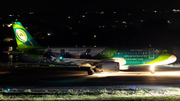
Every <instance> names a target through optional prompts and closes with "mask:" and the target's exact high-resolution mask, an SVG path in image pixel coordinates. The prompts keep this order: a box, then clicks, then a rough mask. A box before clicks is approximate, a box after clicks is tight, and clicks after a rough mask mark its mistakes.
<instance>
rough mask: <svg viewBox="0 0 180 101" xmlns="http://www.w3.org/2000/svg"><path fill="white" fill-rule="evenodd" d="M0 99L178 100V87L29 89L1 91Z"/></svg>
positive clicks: (179, 96) (179, 97) (179, 90)
mask: <svg viewBox="0 0 180 101" xmlns="http://www.w3.org/2000/svg"><path fill="white" fill-rule="evenodd" d="M0 100H135V101H136V100H137V101H139V100H141V101H144V100H148V101H151V100H163V101H169V100H180V89H176V88H174V89H167V90H146V89H139V90H128V91H125V90H113V89H112V90H106V89H101V90H72V89H71V90H68V91H59V90H56V91H53V92H52V91H47V90H44V92H43V93H42V94H37V92H32V91H31V90H30V89H27V90H24V91H22V92H19V93H13V94H8V92H6V91H5V90H3V91H1V94H0Z"/></svg>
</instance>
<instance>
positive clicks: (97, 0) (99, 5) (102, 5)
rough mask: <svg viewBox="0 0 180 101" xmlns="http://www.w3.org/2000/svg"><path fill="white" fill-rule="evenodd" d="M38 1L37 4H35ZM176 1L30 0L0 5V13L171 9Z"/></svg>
mask: <svg viewBox="0 0 180 101" xmlns="http://www.w3.org/2000/svg"><path fill="white" fill-rule="evenodd" d="M37 1H38V2H37ZM179 4H180V1H178V0H169V1H168V0H124V1H122V0H119V1H117V0H60V1H59V0H58V1H57V0H56V1H55V0H53V1H52V0H41V1H40V0H36V1H35V0H31V1H25V0H23V1H22V0H20V1H15V0H12V1H9V0H3V1H1V3H0V8H1V12H3V13H13V12H17V13H19V11H20V12H25V11H41V12H49V11H61V10H62V11H71V10H82V9H83V10H84V9H85V10H86V9H87V10H91V9H93V10H96V9H100V10H103V9H115V8H117V9H118V8H129V9H134V8H150V9H172V8H179Z"/></svg>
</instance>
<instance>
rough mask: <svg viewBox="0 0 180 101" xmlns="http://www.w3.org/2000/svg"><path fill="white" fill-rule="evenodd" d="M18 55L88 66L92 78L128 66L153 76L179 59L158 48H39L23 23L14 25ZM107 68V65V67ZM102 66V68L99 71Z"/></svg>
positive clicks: (37, 60) (44, 60)
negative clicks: (96, 73) (141, 68)
mask: <svg viewBox="0 0 180 101" xmlns="http://www.w3.org/2000/svg"><path fill="white" fill-rule="evenodd" d="M12 25H13V30H14V34H15V38H16V42H17V46H18V50H19V52H21V54H24V55H23V56H25V57H26V58H25V59H27V60H34V61H36V62H46V63H54V64H75V65H78V66H81V67H83V66H85V67H86V66H89V67H91V69H90V70H89V71H88V74H89V75H92V74H94V71H98V70H102V71H103V70H104V69H106V70H109V71H111V70H114V71H119V70H121V69H129V66H150V67H151V68H150V70H151V73H152V74H154V72H155V70H154V67H155V66H156V65H164V64H170V63H173V62H175V61H176V60H177V58H176V56H175V55H173V54H170V53H168V51H167V50H161V49H157V48H152V47H147V48H118V47H82V48H79V47H75V48H74V47H69V48H67V47H64V48H63V47H62V48H45V47H42V46H40V45H39V44H38V43H37V42H36V41H35V40H34V38H33V37H32V36H31V35H30V34H29V33H28V31H27V30H26V29H25V28H24V27H23V25H22V24H21V23H20V22H12ZM103 63H109V64H111V65H109V67H107V66H106V67H107V68H103V67H101V66H102V64H103ZM104 66H105V65H104ZM99 67H101V68H100V69H99Z"/></svg>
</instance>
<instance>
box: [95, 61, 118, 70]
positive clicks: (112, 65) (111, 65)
mask: <svg viewBox="0 0 180 101" xmlns="http://www.w3.org/2000/svg"><path fill="white" fill-rule="evenodd" d="M101 64H102V65H101V66H100V67H97V68H101V69H102V70H103V72H118V71H119V62H111V61H108V62H102V63H101Z"/></svg>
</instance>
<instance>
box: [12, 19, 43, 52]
mask: <svg viewBox="0 0 180 101" xmlns="http://www.w3.org/2000/svg"><path fill="white" fill-rule="evenodd" d="M12 24H13V30H14V34H15V37H16V42H17V45H18V48H19V50H27V49H35V48H41V46H40V45H39V44H38V43H37V42H36V41H35V40H34V38H33V37H32V36H31V35H30V34H29V33H28V31H27V30H26V29H25V28H24V27H23V25H22V24H21V23H20V22H12Z"/></svg>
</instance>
